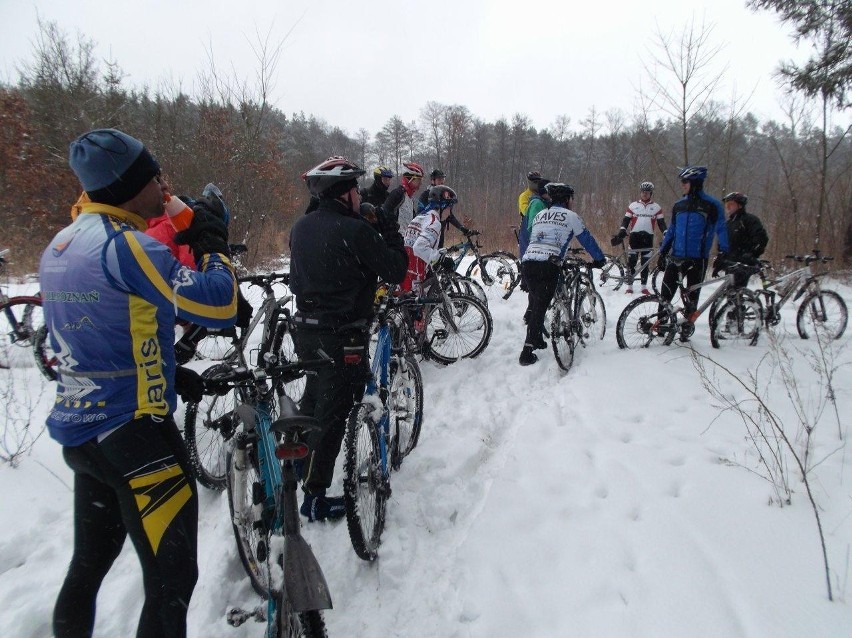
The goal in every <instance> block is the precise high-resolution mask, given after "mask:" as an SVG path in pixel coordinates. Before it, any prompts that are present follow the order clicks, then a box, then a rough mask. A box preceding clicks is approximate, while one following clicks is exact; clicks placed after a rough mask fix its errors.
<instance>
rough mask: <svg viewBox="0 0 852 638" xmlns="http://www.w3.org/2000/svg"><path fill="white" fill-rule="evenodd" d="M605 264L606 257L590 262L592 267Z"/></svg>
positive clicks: (600, 266) (601, 266) (599, 266)
mask: <svg viewBox="0 0 852 638" xmlns="http://www.w3.org/2000/svg"><path fill="white" fill-rule="evenodd" d="M604 266H606V259H595V260H594V261H593V262H592V268H599V269H600V268H603V267H604Z"/></svg>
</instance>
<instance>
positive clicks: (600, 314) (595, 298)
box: [549, 248, 606, 372]
mask: <svg viewBox="0 0 852 638" xmlns="http://www.w3.org/2000/svg"><path fill="white" fill-rule="evenodd" d="M568 252H569V254H568V255H566V257H565V258H564V259H563V260H562V261H561V262H560V264H559V265H560V269H559V279H558V280H557V284H556V292H555V293H554V296H553V302H552V304H551V308H550V309H549V314H550V343H551V346H552V347H553V355H554V356H555V357H556V363H557V364H558V365H559V367H560V368H561V369H562V370H564V371H566V372H567V371H568V370H570V368H571V365H572V364H573V362H574V352H575V351H576V349H577V346H578V345H581V346H583V347H584V348H585V347H586V346H587V345H588V344H591V343H594V342H596V341H601V340H602V339H603V338H604V335H605V334H606V306H605V305H604V301H603V298H602V297H601V295H600V293H599V292H598V291H597V290H596V289H595V282H594V279H593V278H592V265H591V264H590V263H589V262H586V261H585V260H583V259H579V258H577V257H572V256H570V254H575V255H576V254H579V253H581V252H583V250H582V249H578V248H571V249H569V251H568Z"/></svg>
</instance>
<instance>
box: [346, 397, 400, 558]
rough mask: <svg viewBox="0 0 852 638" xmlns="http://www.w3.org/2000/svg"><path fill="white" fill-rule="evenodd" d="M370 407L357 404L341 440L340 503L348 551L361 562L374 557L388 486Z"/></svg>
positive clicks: (388, 490) (383, 524)
mask: <svg viewBox="0 0 852 638" xmlns="http://www.w3.org/2000/svg"><path fill="white" fill-rule="evenodd" d="M374 410H375V408H374V406H373V404H368V403H358V404H356V405H355V407H354V408H352V411H351V412H350V413H349V419H348V422H347V424H346V434H345V440H344V447H345V459H344V463H343V471H344V477H343V502H344V504H345V506H346V526H347V527H348V529H349V539H350V540H351V541H352V548H353V549H354V550H355V553H356V554H357V555H358V557H359V558H361V559H362V560H367V561H372V560H375V559H376V558H377V557H378V555H379V554H378V550H379V545H380V543H381V537H382V531H383V530H384V527H385V505H386V504H387V497H388V493H389V492H390V486H389V484H388V480H387V478H386V477H385V476H383V473H382V465H381V450H380V448H379V434H378V431H377V426H376V423H375V421H373V419H372V417H371V415H372V413H373V411H374Z"/></svg>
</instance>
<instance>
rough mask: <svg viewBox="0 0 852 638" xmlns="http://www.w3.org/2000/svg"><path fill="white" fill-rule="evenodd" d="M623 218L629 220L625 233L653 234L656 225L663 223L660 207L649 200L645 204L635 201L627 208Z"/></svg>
mask: <svg viewBox="0 0 852 638" xmlns="http://www.w3.org/2000/svg"><path fill="white" fill-rule="evenodd" d="M624 216H625V217H628V218H630V221H629V222H628V224H627V231H628V232H631V233H640V232H642V233H650V234H652V235H653V234H654V228H656V225H657V224H658V223H659V222H660V221H663V219H664V215H663V209H662V208H661V207H660V205H659V204H658V203H657V202H655V201H653V200H651V201H650V202H648V203H647V204H646V203H644V202H642V201H635V202H633V203H632V204H630V206H628V207H627V212H625V213H624Z"/></svg>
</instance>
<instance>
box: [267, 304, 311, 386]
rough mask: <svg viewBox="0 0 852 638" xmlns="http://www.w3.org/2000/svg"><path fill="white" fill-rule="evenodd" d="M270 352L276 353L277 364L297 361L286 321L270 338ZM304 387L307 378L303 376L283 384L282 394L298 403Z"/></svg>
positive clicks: (279, 325) (280, 324)
mask: <svg viewBox="0 0 852 638" xmlns="http://www.w3.org/2000/svg"><path fill="white" fill-rule="evenodd" d="M272 352H275V353H277V355H278V362H279V363H292V362H293V361H296V360H297V359H298V356H297V355H296V344H295V343H293V334H292V333H291V332H290V326H289V325H288V324H287V322H286V321H282V322H281V323H279V324H278V326H277V327H276V328H275V335H274V337H273V338H272ZM305 385H307V377H305V376H304V375H302V376H301V377H299V378H298V379H293V380H292V381H287V382H286V383H284V384H283V389H284V394H286V395H287V396H288V397H290V398H291V399H293V401H295V402H296V403H298V402H299V401H301V400H302V397H303V396H304V394H305Z"/></svg>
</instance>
